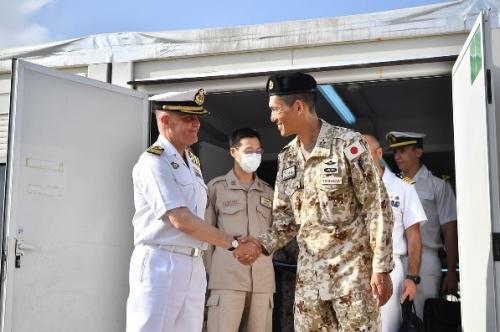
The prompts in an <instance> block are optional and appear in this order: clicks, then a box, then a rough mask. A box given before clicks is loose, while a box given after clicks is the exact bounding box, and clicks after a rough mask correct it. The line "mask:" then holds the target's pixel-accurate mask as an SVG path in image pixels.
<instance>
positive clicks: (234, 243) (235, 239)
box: [227, 236, 240, 251]
mask: <svg viewBox="0 0 500 332" xmlns="http://www.w3.org/2000/svg"><path fill="white" fill-rule="evenodd" d="M239 246H240V243H239V242H238V238H237V237H236V236H235V237H234V238H233V241H231V246H230V247H229V248H227V250H229V251H233V250H234V249H236V248H238V247H239Z"/></svg>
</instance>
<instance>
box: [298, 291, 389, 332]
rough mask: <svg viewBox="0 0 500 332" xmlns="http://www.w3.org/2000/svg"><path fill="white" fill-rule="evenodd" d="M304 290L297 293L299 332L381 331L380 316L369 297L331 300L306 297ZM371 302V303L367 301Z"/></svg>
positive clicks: (360, 294)
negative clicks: (368, 303)
mask: <svg viewBox="0 0 500 332" xmlns="http://www.w3.org/2000/svg"><path fill="white" fill-rule="evenodd" d="M304 295H305V294H304V293H303V289H297V290H296V293H295V312H294V326H295V331H296V332H326V331H328V332H330V331H332V332H333V331H339V332H354V331H356V332H357V331H360V332H361V331H363V332H365V331H366V332H368V331H369V332H378V331H381V324H380V315H379V311H378V309H376V308H374V306H373V305H367V302H369V301H371V300H370V299H367V297H371V296H372V295H371V293H370V294H364V293H361V292H359V293H356V294H351V295H346V296H343V297H341V298H338V299H333V300H329V301H325V300H321V299H320V298H319V295H318V296H311V294H310V293H309V292H308V295H307V296H306V297H304ZM367 300H368V301H367Z"/></svg>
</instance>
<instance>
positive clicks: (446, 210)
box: [413, 165, 457, 249]
mask: <svg viewBox="0 0 500 332" xmlns="http://www.w3.org/2000/svg"><path fill="white" fill-rule="evenodd" d="M413 180H415V182H416V183H415V190H416V191H417V194H418V197H419V198H420V202H421V203H422V206H423V207H424V210H425V214H426V216H427V220H428V222H426V223H425V224H424V225H422V227H421V228H420V233H421V236H422V245H423V246H424V247H427V248H431V249H437V248H440V247H442V246H443V243H442V241H441V236H440V234H441V232H440V231H441V225H444V224H446V223H449V222H451V221H455V220H457V207H456V203H455V194H454V193H453V189H452V188H451V185H450V184H449V183H448V182H446V181H444V180H442V179H440V178H438V177H436V176H434V175H433V174H432V173H431V172H430V171H429V170H428V169H427V167H426V166H425V165H422V167H420V169H419V170H418V172H417V174H416V175H415V176H414V177H413Z"/></svg>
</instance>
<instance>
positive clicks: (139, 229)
mask: <svg viewBox="0 0 500 332" xmlns="http://www.w3.org/2000/svg"><path fill="white" fill-rule="evenodd" d="M154 145H156V146H158V145H159V146H161V147H162V148H163V149H164V151H163V152H162V153H161V154H160V155H156V154H153V153H149V152H147V151H146V152H144V153H143V154H142V155H141V156H140V157H139V161H138V162H137V164H136V165H135V166H134V169H133V172H132V177H133V181H134V203H135V214H134V218H133V220H132V223H133V225H134V244H135V245H138V244H161V245H177V246H186V247H192V248H201V249H206V246H207V245H206V244H205V243H204V242H202V241H199V240H196V239H194V238H192V237H190V236H189V235H187V234H185V233H183V232H181V231H179V230H177V229H176V228H175V227H174V226H173V225H172V224H171V223H170V222H169V221H168V218H167V217H166V216H164V215H165V212H167V211H169V210H172V209H175V208H178V207H187V208H188V209H189V211H190V212H191V213H193V214H194V215H196V216H198V217H200V218H202V219H203V218H204V216H205V208H206V206H207V187H206V185H205V182H204V181H203V176H202V174H201V170H200V168H199V166H198V165H196V164H195V163H194V161H193V160H191V159H190V157H189V154H188V153H187V151H186V152H185V153H186V160H187V164H186V161H185V160H184V159H183V157H182V156H181V155H180V154H179V152H178V151H177V150H176V149H175V148H174V146H173V145H172V144H171V143H170V142H169V141H168V140H167V139H166V138H165V137H163V136H161V135H160V137H159V138H158V140H157V141H156V143H155V144H154ZM162 217H163V220H162Z"/></svg>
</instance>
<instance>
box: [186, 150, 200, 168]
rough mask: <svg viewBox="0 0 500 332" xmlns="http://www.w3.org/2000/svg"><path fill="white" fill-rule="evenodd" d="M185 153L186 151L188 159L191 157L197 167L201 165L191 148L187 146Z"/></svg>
mask: <svg viewBox="0 0 500 332" xmlns="http://www.w3.org/2000/svg"><path fill="white" fill-rule="evenodd" d="M187 153H188V157H189V159H191V161H192V162H193V163H194V164H195V165H197V166H198V167H201V163H200V158H198V157H197V156H196V155H195V154H194V152H193V151H192V150H191V148H188V149H187Z"/></svg>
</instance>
